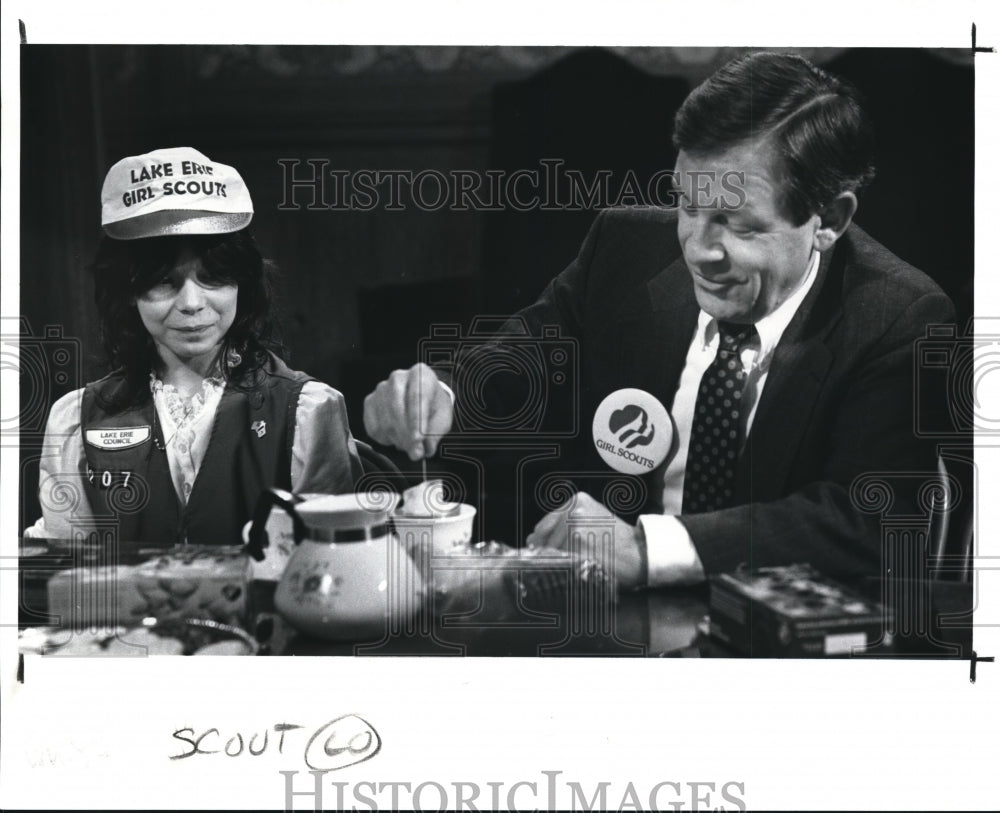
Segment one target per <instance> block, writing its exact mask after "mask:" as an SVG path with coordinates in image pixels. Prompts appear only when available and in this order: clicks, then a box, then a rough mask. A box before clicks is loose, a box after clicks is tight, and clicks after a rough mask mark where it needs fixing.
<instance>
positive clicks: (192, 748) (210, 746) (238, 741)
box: [170, 714, 382, 771]
mask: <svg viewBox="0 0 1000 813" xmlns="http://www.w3.org/2000/svg"><path fill="white" fill-rule="evenodd" d="M307 735H308V737H307ZM172 736H173V739H175V740H176V741H177V742H178V743H180V744H181V746H180V747H181V749H182V750H181V752H180V753H177V754H171V755H170V759H189V758H191V757H198V756H210V755H219V754H224V755H225V756H227V757H259V756H262V755H264V754H267V753H272V754H273V753H277V754H285V753H286V750H285V749H286V746H287V748H288V750H289V751H292V750H293V749H297V748H299V747H302V759H303V761H304V762H305V764H306V766H307V767H308V768H310V769H312V770H314V771H335V770H338V769H340V768H346V767H347V766H348V765H356V764H357V763H359V762H364V761H365V760H367V759H371V758H372V757H373V756H375V754H377V753H378V752H379V749H380V748H381V747H382V739H381V737H379V735H378V732H377V731H376V730H375V729H374V728H373V727H372V725H371V724H370V723H369V722H368V721H367V720H364V719H363V718H361V717H359V716H358V715H356V714H345V715H343V716H342V717H337V718H335V719H333V720H330V721H329V722H328V723H324V724H323V725H321V726H319V728H317V729H315V730H313V731H311V732H310V731H308V730H307V729H306V726H303V725H299V724H298V723H275V724H274V725H273V726H271V727H270V728H265V729H262V730H258V731H252V732H242V731H237V732H235V733H233V734H232V735H230V736H229V737H228V738H226V737H225V735H224V734H223V733H221V732H220V731H219V729H218V728H214V727H213V728H206V729H194V728H192V727H190V726H185V727H184V728H178V729H177V730H175V731H174V732H173V735H172ZM303 742H304V746H303V745H302V743H303Z"/></svg>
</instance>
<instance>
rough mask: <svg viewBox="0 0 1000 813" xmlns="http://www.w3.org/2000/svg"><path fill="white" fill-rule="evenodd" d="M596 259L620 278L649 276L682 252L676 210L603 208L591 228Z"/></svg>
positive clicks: (621, 279)
mask: <svg viewBox="0 0 1000 813" xmlns="http://www.w3.org/2000/svg"><path fill="white" fill-rule="evenodd" d="M592 233H593V234H594V236H595V238H596V239H595V241H594V258H593V260H594V262H593V264H594V265H595V266H597V267H598V268H601V267H604V266H607V269H606V270H609V271H610V272H612V273H613V274H614V276H615V277H617V278H618V279H619V280H620V281H622V282H624V281H625V278H628V277H636V278H637V279H648V278H649V277H650V276H651V275H653V274H657V273H659V272H660V271H662V270H663V269H664V268H665V267H666V266H667V265H669V264H670V263H671V262H673V261H674V260H675V259H677V258H678V257H679V256H680V255H681V248H680V243H679V242H678V239H677V210H676V209H664V208H660V207H654V206H634V207H626V208H613V209H604V210H602V211H601V213H600V214H599V215H598V217H597V220H596V222H595V224H594V227H593V229H592Z"/></svg>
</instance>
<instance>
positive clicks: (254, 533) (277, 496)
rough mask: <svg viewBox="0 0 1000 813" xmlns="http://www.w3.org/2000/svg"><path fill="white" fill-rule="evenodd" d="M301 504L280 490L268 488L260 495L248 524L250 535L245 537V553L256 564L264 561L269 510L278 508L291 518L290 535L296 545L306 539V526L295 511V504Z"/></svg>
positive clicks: (294, 496)
mask: <svg viewBox="0 0 1000 813" xmlns="http://www.w3.org/2000/svg"><path fill="white" fill-rule="evenodd" d="M299 502H302V499H301V497H297V496H296V495H294V494H292V493H290V492H288V491H285V490H283V489H280V488H270V489H267V490H266V491H262V492H261V493H260V497H258V498H257V505H256V506H254V509H253V519H252V521H251V523H250V533H249V535H248V537H247V552H248V553H249V554H250V555H251V556H252V557H253V558H254V559H255V560H256V561H258V562H262V561H264V548H266V547H267V546H268V544H269V542H270V540H269V539H268V538H267V528H266V525H267V520H268V517H270V516H271V509H272V508H274V507H275V506H278V507H279V508H281V509H282V510H283V511H285V512H287V513H288V516H290V517H291V518H292V534H293V536H294V538H295V544H296V545H298V544H299V542H301V541H302V540H303V539H305V538H306V525H305V523H304V522H303V521H302V517H300V516H299V512H298V511H296V510H295V504H296V503H299Z"/></svg>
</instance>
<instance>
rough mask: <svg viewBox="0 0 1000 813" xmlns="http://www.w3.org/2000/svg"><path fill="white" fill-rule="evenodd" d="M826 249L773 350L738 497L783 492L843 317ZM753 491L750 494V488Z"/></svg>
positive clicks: (835, 275)
mask: <svg viewBox="0 0 1000 813" xmlns="http://www.w3.org/2000/svg"><path fill="white" fill-rule="evenodd" d="M833 254H834V252H832V251H831V252H827V254H826V255H824V256H823V258H822V260H821V262H820V268H819V272H818V277H817V279H816V282H815V284H814V285H813V288H812V290H811V291H810V292H809V294H808V295H807V296H806V298H805V300H804V301H803V303H802V305H801V307H800V308H799V310H798V312H797V313H796V314H795V316H794V317H793V318H792V321H791V322H790V323H789V325H788V327H787V328H786V329H785V332H784V333H783V334H782V336H781V340H780V341H779V342H778V346H777V347H776V348H775V350H774V356H773V358H772V359H771V365H770V368H769V370H768V374H767V380H766V382H765V384H764V392H763V393H762V394H761V398H760V402H759V403H758V405H757V412H756V415H755V416H754V422H753V427H752V428H751V430H750V436H749V437H748V438H747V443H746V446H745V448H744V453H743V455H742V456H741V458H740V465H739V469H738V471H737V483H738V491H740V492H744V493H738V494H737V500H738V501H739V502H742V501H749V500H753V499H767V498H769V497H770V495H772V494H777V493H780V490H781V488H782V486H783V485H784V481H785V479H786V477H787V476H788V472H789V469H790V467H791V464H792V461H793V459H794V456H795V454H796V452H797V451H798V449H799V440H800V438H801V436H802V433H803V432H804V431H805V428H806V426H807V425H808V423H809V418H810V415H811V413H812V409H813V406H814V405H815V403H816V398H817V394H818V392H819V389H820V388H821V387H822V385H823V381H824V379H825V378H826V375H827V372H828V371H829V369H830V364H831V362H832V361H833V354H832V352H831V351H830V349H829V347H828V346H827V343H826V338H827V336H828V335H829V333H830V331H831V330H832V328H833V326H834V325H835V324H836V323H837V321H838V320H839V318H840V311H839V309H837V308H836V307H835V304H836V302H837V299H838V296H839V289H840V276H841V275H840V270H841V269H840V268H839V266H838V265H835V264H834V262H833ZM751 488H752V491H753V493H752V494H751V493H749V492H750V491H751Z"/></svg>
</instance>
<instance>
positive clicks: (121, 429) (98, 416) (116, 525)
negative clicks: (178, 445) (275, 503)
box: [80, 355, 312, 547]
mask: <svg viewBox="0 0 1000 813" xmlns="http://www.w3.org/2000/svg"><path fill="white" fill-rule="evenodd" d="M262 372H263V375H262V377H261V379H262V380H261V381H260V382H259V383H258V384H257V385H256V386H254V387H253V388H252V389H241V388H238V387H235V386H234V385H233V384H232V382H231V383H230V384H228V385H227V386H226V389H225V391H224V392H223V394H222V398H221V400H220V402H219V406H218V409H217V411H216V413H215V422H214V425H213V427H212V435H211V438H210V439H209V443H208V449H207V451H206V453H205V459H204V461H202V464H201V468H200V469H199V470H198V476H197V478H196V479H195V482H194V486H193V487H192V489H191V493H190V495H189V496H188V501H187V505H185V506H184V507H183V508H181V505H180V501H179V500H178V498H177V494H176V492H175V491H174V485H173V481H172V480H171V479H170V466H169V463H168V462H167V453H166V451H165V448H166V446H165V443H164V438H163V430H162V425H161V424H160V421H159V419H158V418H157V417H156V415H155V413H156V408H155V407H154V406H153V401H152V399H148V400H147V401H146V402H145V403H143V404H140V405H137V406H132V407H126V408H124V409H113V408H112V406H111V405H112V404H114V403H116V401H115V396H116V395H117V394H118V393H119V392H121V388H122V387H123V386H124V378H123V376H122V374H121V373H119V372H115V373H111V374H110V375H108V376H106V377H105V378H102V379H101V380H100V381H96V382H94V383H92V384H88V385H87V387H86V389H85V391H84V395H83V403H82V407H81V414H80V428H81V431H82V433H83V448H84V454H85V456H86V464H87V470H86V472H85V480H84V488H85V491H86V494H87V500H88V501H89V503H90V507H91V509H92V511H93V514H94V521H95V523H96V524H97V525H98V529H97V530H99V531H111V530H114V531H116V533H117V538H118V540H119V541H122V542H140V543H142V544H145V545H150V546H156V547H159V546H163V547H168V546H171V545H177V544H185V543H189V544H192V545H195V544H196V545H238V544H241V543H242V537H241V533H242V529H243V525H244V524H245V523H246V522H247V521H248V520H249V519H250V518H251V513H252V511H253V507H254V505H255V504H256V502H257V498H258V496H259V495H260V493H261V491H263V490H264V489H267V488H273V487H278V488H283V489H286V490H287V489H290V488H291V450H292V441H293V439H294V437H295V414H296V408H297V406H298V400H299V393H300V392H301V390H302V386H303V384H305V383H306V382H307V381H310V380H312V379H311V378H310V377H309V376H307V375H305V374H304V373H300V372H296V371H294V370H291V369H289V368H288V367H287V366H286V365H285V364H284V363H283V362H282V361H281V360H280V359H278V358H277V357H276V356H273V355H272V356H271V357H270V358H269V360H268V362H267V364H266V365H265V367H264V369H263V371H262Z"/></svg>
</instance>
